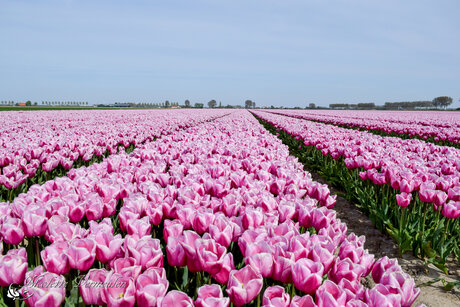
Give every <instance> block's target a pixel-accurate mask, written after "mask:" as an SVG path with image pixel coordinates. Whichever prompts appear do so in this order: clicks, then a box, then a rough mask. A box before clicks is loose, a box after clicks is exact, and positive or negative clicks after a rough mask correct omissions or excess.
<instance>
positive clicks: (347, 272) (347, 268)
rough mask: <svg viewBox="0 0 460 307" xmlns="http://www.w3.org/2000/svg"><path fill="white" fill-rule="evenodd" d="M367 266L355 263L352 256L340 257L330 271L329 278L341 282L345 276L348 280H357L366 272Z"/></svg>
mask: <svg viewBox="0 0 460 307" xmlns="http://www.w3.org/2000/svg"><path fill="white" fill-rule="evenodd" d="M365 270H366V268H365V267H363V266H362V265H360V264H357V263H353V262H352V261H351V260H350V258H345V259H338V260H336V261H335V263H334V265H333V266H332V268H331V270H330V271H329V274H328V276H329V278H330V279H331V280H332V281H334V282H337V283H338V282H340V280H342V279H343V278H345V279H347V280H348V281H356V280H359V278H360V277H361V276H362V275H363V274H364V272H365Z"/></svg>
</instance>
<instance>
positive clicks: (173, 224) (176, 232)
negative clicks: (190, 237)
mask: <svg viewBox="0 0 460 307" xmlns="http://www.w3.org/2000/svg"><path fill="white" fill-rule="evenodd" d="M183 231H184V226H183V225H182V224H181V222H180V221H179V220H172V221H171V220H165V221H164V228H163V238H164V240H165V242H166V243H168V238H169V237H178V236H180V235H182V233H183Z"/></svg>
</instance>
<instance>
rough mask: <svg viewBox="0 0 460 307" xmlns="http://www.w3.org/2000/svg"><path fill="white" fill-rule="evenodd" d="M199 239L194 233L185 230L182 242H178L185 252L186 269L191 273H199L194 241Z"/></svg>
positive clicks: (199, 267)
mask: <svg viewBox="0 0 460 307" xmlns="http://www.w3.org/2000/svg"><path fill="white" fill-rule="evenodd" d="M200 238H201V237H200V236H199V235H198V234H197V233H196V232H194V231H190V230H186V231H184V235H183V240H182V241H180V242H179V243H180V244H181V245H182V247H183V249H184V251H185V259H186V262H187V267H188V269H189V270H190V272H193V273H194V272H199V271H201V265H200V261H199V259H198V255H197V254H196V248H195V241H196V240H198V239H200Z"/></svg>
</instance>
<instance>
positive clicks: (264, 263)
mask: <svg viewBox="0 0 460 307" xmlns="http://www.w3.org/2000/svg"><path fill="white" fill-rule="evenodd" d="M246 259H247V262H246ZM246 259H245V262H246V264H249V265H251V266H252V267H253V268H254V269H256V270H257V271H259V272H260V274H261V275H262V277H264V278H268V277H271V276H272V274H273V255H272V254H271V253H257V254H254V255H251V256H249V257H247V258H246Z"/></svg>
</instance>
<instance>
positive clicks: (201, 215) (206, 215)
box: [192, 212, 214, 234]
mask: <svg viewBox="0 0 460 307" xmlns="http://www.w3.org/2000/svg"><path fill="white" fill-rule="evenodd" d="M213 222H214V214H213V213H212V212H196V214H194V216H193V218H192V227H193V230H195V231H196V232H197V233H198V234H203V233H204V232H206V231H208V227H209V225H211V224H212V223H213Z"/></svg>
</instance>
